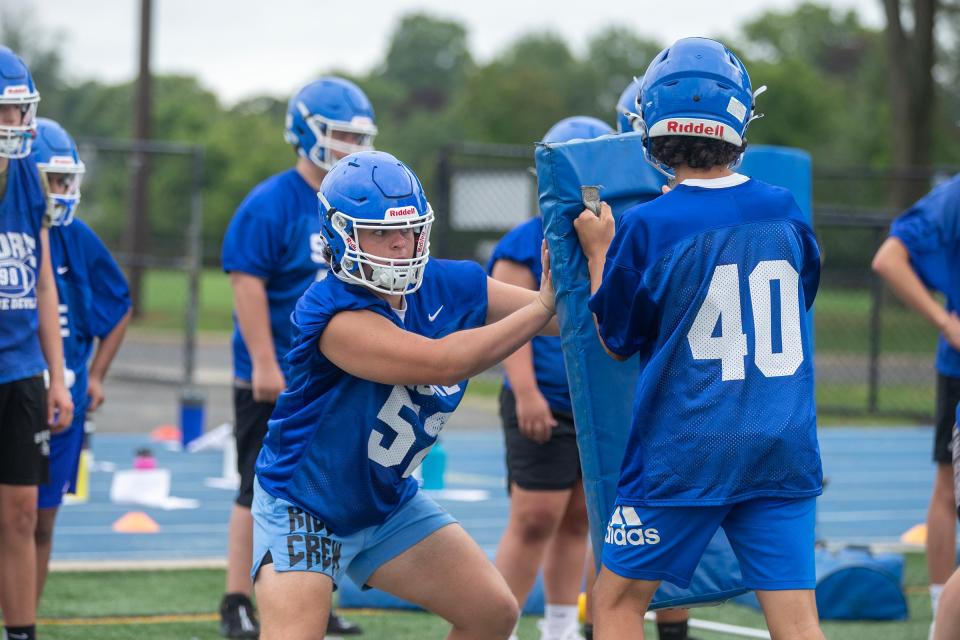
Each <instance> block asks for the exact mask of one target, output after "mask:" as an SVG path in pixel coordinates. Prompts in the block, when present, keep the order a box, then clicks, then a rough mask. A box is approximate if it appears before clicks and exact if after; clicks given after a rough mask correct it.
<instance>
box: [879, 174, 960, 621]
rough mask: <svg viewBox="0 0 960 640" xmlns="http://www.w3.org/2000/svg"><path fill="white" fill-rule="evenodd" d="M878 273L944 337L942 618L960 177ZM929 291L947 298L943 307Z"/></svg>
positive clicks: (934, 501)
mask: <svg viewBox="0 0 960 640" xmlns="http://www.w3.org/2000/svg"><path fill="white" fill-rule="evenodd" d="M873 269H874V271H876V272H877V273H878V274H879V275H880V276H881V277H882V278H883V279H884V280H886V282H887V284H889V285H890V287H891V288H892V289H893V291H894V293H896V294H897V296H898V297H899V298H900V299H901V300H903V302H904V303H905V304H906V305H907V306H908V307H910V308H911V309H913V310H914V311H916V312H917V313H919V314H920V315H922V316H923V317H924V318H925V319H926V320H927V321H928V322H929V323H930V324H932V325H933V326H934V327H936V328H937V331H939V332H940V340H939V345H938V347H937V362H936V369H937V404H936V417H935V420H936V429H935V432H934V440H933V461H934V463H935V464H936V465H937V471H936V476H935V478H934V483H933V495H932V497H931V498H930V506H929V508H928V510H927V542H926V547H927V572H928V574H929V576H930V601H931V603H932V605H933V609H934V611H933V613H934V616H936V613H937V602H938V600H939V596H940V592H941V591H942V589H943V584H944V583H945V582H946V581H947V578H948V577H950V574H951V573H953V569H954V567H955V566H956V560H957V557H956V556H957V554H956V548H957V523H956V522H955V518H954V512H953V509H954V498H955V496H954V488H953V467H952V458H951V453H950V434H951V432H952V429H953V415H954V414H953V411H954V407H956V406H957V403H958V402H960V317H958V315H957V314H958V313H960V175H957V176H954V177H953V178H951V179H949V180H947V181H946V182H944V183H943V184H940V185H939V186H937V187H936V188H934V189H933V191H931V192H930V193H929V194H927V195H926V196H924V197H923V198H921V199H920V200H919V201H917V202H916V203H915V204H914V205H913V206H912V207H910V209H908V210H907V211H906V212H904V213H903V214H902V215H901V216H900V217H898V218H897V219H896V220H894V222H893V225H892V226H891V228H890V237H889V238H887V239H886V241H884V243H883V244H882V245H881V246H880V249H878V250H877V254H876V256H874V259H873ZM930 290H934V291H939V292H940V293H942V294H943V296H944V298H945V302H944V304H941V303H940V302H938V301H937V300H936V298H934V297H933V295H932V294H931V293H930Z"/></svg>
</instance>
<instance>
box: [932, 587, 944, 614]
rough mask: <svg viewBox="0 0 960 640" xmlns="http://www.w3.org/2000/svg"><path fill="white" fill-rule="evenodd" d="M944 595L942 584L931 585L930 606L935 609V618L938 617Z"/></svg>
mask: <svg viewBox="0 0 960 640" xmlns="http://www.w3.org/2000/svg"><path fill="white" fill-rule="evenodd" d="M941 593H943V585H942V584H931V585H930V606H931V607H932V608H933V617H934V618H936V617H937V605H938V604H940V594H941Z"/></svg>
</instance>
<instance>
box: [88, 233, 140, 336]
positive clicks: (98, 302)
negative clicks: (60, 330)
mask: <svg viewBox="0 0 960 640" xmlns="http://www.w3.org/2000/svg"><path fill="white" fill-rule="evenodd" d="M74 224H79V225H81V228H82V229H83V232H82V235H81V236H80V237H81V241H82V242H83V243H84V245H85V247H84V255H85V256H86V258H87V273H90V274H92V275H93V277H92V278H91V279H90V289H91V293H92V305H91V306H92V314H91V317H90V331H91V333H92V334H93V335H95V336H96V337H98V338H105V337H107V335H109V334H110V332H111V331H113V328H114V327H116V326H117V323H118V322H120V319H121V318H123V316H124V315H125V314H126V313H127V311H129V310H130V289H129V287H128V286H127V279H126V278H125V277H124V275H123V271H121V270H120V267H119V265H117V262H116V261H115V260H114V259H113V256H112V255H110V251H108V250H107V247H106V246H105V245H104V244H103V242H102V241H101V240H100V238H98V237H97V235H96V234H95V233H94V232H93V230H92V229H90V227H88V226H86V225H84V224H83V223H82V222H80V221H75V222H74Z"/></svg>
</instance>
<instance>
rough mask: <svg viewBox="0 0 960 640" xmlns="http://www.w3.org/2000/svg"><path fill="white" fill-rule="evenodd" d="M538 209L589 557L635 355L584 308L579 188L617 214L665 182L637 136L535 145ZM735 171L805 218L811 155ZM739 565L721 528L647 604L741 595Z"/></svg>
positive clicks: (618, 444)
mask: <svg viewBox="0 0 960 640" xmlns="http://www.w3.org/2000/svg"><path fill="white" fill-rule="evenodd" d="M536 163H537V176H538V188H539V195H540V212H541V214H542V215H543V219H544V235H545V236H546V238H547V242H548V244H549V247H550V256H551V270H552V274H553V282H554V287H555V289H556V293H557V315H558V318H559V321H560V336H561V343H562V345H563V353H564V360H565V363H566V367H567V377H568V380H569V382H570V394H571V399H572V401H573V413H574V418H575V420H576V424H577V443H578V445H579V447H580V460H581V465H582V467H583V476H584V479H583V482H584V490H585V493H586V496H587V506H588V512H589V515H590V531H591V539H592V543H593V547H594V556H595V557H596V558H600V556H601V553H600V550H601V548H602V546H603V538H604V534H605V532H606V526H607V519H608V517H609V514H610V513H611V511H612V509H613V503H614V499H615V498H616V492H617V483H618V480H619V477H620V464H621V462H622V460H623V455H624V451H625V449H626V444H627V437H628V434H629V431H630V424H631V422H632V416H633V411H632V405H633V395H634V387H635V385H636V380H637V376H638V375H639V367H640V365H639V363H638V359H637V358H636V357H633V358H631V359H630V360H627V361H626V362H617V361H615V360H613V359H612V358H610V357H609V356H608V355H607V354H606V353H605V352H604V350H603V347H602V346H601V345H600V341H599V339H598V338H597V333H596V329H595V327H594V324H593V316H592V314H591V313H590V310H589V309H588V308H587V301H588V299H589V296H590V278H589V274H588V272H587V264H586V259H585V258H584V255H583V252H582V251H581V250H580V244H579V242H578V240H577V236H576V233H575V232H574V229H573V220H574V219H575V218H576V217H577V216H578V215H580V213H581V212H582V211H583V210H584V205H583V202H582V196H581V191H580V187H581V186H597V187H599V191H600V198H601V200H603V201H604V202H606V203H607V204H609V205H610V207H611V209H612V210H613V215H614V217H615V218H619V216H620V215H621V214H622V213H623V212H624V211H626V210H627V209H629V208H630V207H632V206H633V205H635V204H637V203H640V202H646V201H648V200H651V199H653V198H655V197H657V196H659V195H660V193H661V191H660V190H661V187H662V186H663V185H664V184H666V178H665V177H664V176H663V175H661V174H660V173H659V172H658V171H656V170H655V169H654V168H653V167H651V166H650V165H649V164H647V162H646V161H645V160H644V159H643V149H642V146H641V140H640V134H639V133H628V134H621V135H610V136H604V137H601V138H596V139H593V140H575V141H571V142H566V143H562V144H541V145H538V147H537V151H536ZM739 171H740V172H741V173H745V174H747V175H750V176H751V177H755V178H758V179H760V180H763V181H765V182H770V183H772V184H778V185H780V186H783V187H786V188H788V189H790V190H791V191H793V193H794V197H795V198H796V199H797V201H798V202H799V203H800V206H801V208H802V209H803V210H804V211H805V212H807V213H808V214H809V211H810V202H811V197H810V189H811V184H812V174H811V164H810V157H809V155H808V154H806V153H805V152H802V151H798V150H794V149H785V148H778V147H754V148H750V149H748V151H747V153H746V154H745V157H744V160H743V163H742V166H741V167H740V169H739ZM745 591H746V589H745V588H744V587H743V584H742V580H741V576H740V570H739V566H738V565H737V561H736V557H735V556H734V554H733V551H732V549H731V548H730V545H729V543H728V542H727V540H726V537H725V536H724V535H723V532H722V531H721V532H718V534H717V535H716V536H715V537H714V539H713V540H712V541H711V543H710V546H709V548H708V549H707V552H706V553H705V554H704V557H703V559H702V560H701V562H700V565H699V566H698V567H697V571H696V573H695V574H694V578H693V581H692V583H691V585H690V587H689V588H688V589H679V588H677V587H675V586H674V585H671V584H668V583H663V584H662V585H661V587H660V589H659V591H657V594H656V596H655V597H654V600H653V603H652V605H651V608H653V609H658V608H666V607H674V606H680V605H684V606H691V605H698V604H709V603H714V602H718V601H722V600H726V599H728V598H731V597H733V596H736V595H738V594H741V593H744V592H745Z"/></svg>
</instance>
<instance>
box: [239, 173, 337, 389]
mask: <svg viewBox="0 0 960 640" xmlns="http://www.w3.org/2000/svg"><path fill="white" fill-rule="evenodd" d="M220 261H221V264H222V265H223V270H224V271H228V272H229V271H238V272H241V273H247V274H250V275H252V276H256V277H258V278H262V279H263V280H264V281H265V284H266V290H267V304H268V306H269V307H270V329H271V331H272V332H273V346H274V350H275V351H276V354H277V360H278V361H279V362H280V366H281V367H282V368H283V373H284V376H285V377H289V371H288V370H287V369H286V366H285V365H284V361H283V356H284V354H286V353H287V351H288V350H289V349H290V341H291V339H292V338H293V327H291V325H290V313H291V312H292V311H293V309H294V307H295V306H296V304H297V299H298V298H300V296H302V295H303V292H304V291H306V290H307V287H309V286H310V284H311V283H313V282H314V281H316V280H318V279H320V278H322V277H323V276H325V275H326V272H327V271H326V269H327V265H326V262H324V259H323V236H322V235H321V234H320V218H319V216H318V214H317V192H316V190H314V188H313V187H311V186H310V185H309V184H307V182H306V181H305V180H304V179H303V178H302V177H301V176H300V174H299V173H297V172H296V170H295V169H288V170H287V171H284V172H283V173H279V174H277V175H275V176H272V177H270V178H268V179H267V180H265V181H263V182H261V183H260V184H259V185H257V186H256V187H254V189H253V191H251V192H250V194H249V195H248V196H247V198H246V199H245V200H244V201H243V203H241V204H240V208H239V209H237V212H236V213H235V214H234V216H233V219H232V220H230V225H229V226H228V227H227V233H226V235H225V236H224V238H223V249H222V254H221V257H220ZM233 375H234V377H235V378H236V379H238V380H245V381H248V382H249V381H250V379H251V376H252V366H251V362H250V353H249V351H248V350H247V346H246V345H245V344H244V342H243V335H242V334H241V333H240V325H239V324H238V323H237V320H236V315H234V320H233Z"/></svg>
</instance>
